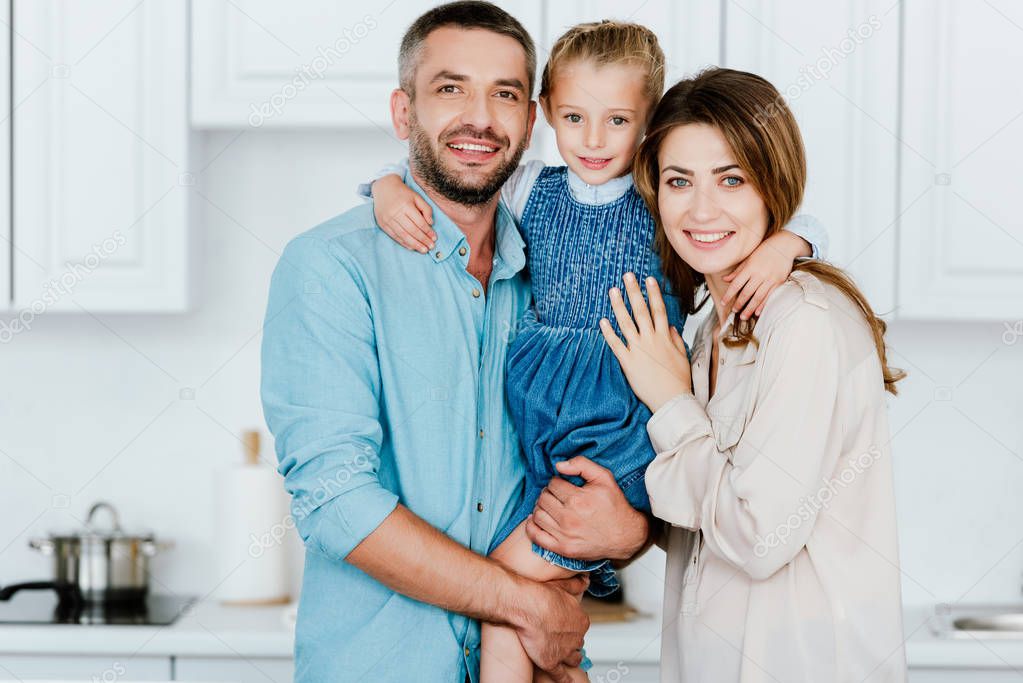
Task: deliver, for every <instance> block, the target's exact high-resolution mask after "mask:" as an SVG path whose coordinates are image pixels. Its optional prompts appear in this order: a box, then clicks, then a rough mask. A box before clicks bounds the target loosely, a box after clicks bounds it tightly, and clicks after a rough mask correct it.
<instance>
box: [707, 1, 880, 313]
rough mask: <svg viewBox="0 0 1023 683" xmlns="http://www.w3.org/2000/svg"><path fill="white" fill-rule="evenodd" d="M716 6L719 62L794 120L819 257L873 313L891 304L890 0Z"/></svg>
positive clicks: (805, 204)
mask: <svg viewBox="0 0 1023 683" xmlns="http://www.w3.org/2000/svg"><path fill="white" fill-rule="evenodd" d="M725 12H726V17H725V26H726V30H725V55H724V64H723V65H724V66H727V67H730V68H733V69H740V70H743V71H752V72H754V73H757V74H759V75H761V76H763V77H764V78H766V79H767V80H769V81H771V83H772V84H773V85H774V86H775V88H777V89H778V91H779V92H780V93H781V94H782V96H783V97H784V98H785V102H786V104H788V106H789V108H790V109H791V110H792V112H793V114H794V115H795V117H796V119H797V120H798V122H799V128H800V130H801V132H802V134H803V141H804V144H805V146H806V157H807V186H806V193H805V196H804V202H803V208H802V211H805V212H807V213H810V214H812V215H814V216H816V217H817V218H819V219H820V220H821V221H822V222H823V223H824V225H825V226H826V227H827V229H828V233H829V236H830V248H829V253H828V254H827V258H828V260H830V261H832V262H833V263H835V264H836V265H839V266H841V267H843V268H846V269H847V270H848V271H849V272H850V273H851V274H852V275H853V277H854V278H855V279H856V281H857V283H858V284H859V285H860V287H861V288H862V289H863V291H864V293H865V294H866V295H867V297H868V298H869V299H870V301H871V303H872V305H873V307H874V309H875V311H876V312H877V313H878V314H883V315H886V316H890V315H891V314H892V313H896V314H897V308H896V307H897V302H896V291H895V277H896V275H895V273H896V266H897V264H896V244H897V234H898V231H897V219H898V216H899V208H898V204H897V202H898V197H897V194H898V193H897V184H896V178H897V171H896V169H897V158H898V157H897V155H898V139H897V135H898V134H897V130H898V92H899V91H898V69H897V64H898V51H899V11H898V5H897V3H894V2H892V0H840V1H834V2H827V3H821V2H812V1H810V0H796V1H792V2H769V1H768V0H744V1H743V2H742V3H741V4H740V3H733V2H728V3H725Z"/></svg>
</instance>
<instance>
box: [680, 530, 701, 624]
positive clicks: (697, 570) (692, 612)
mask: <svg viewBox="0 0 1023 683" xmlns="http://www.w3.org/2000/svg"><path fill="white" fill-rule="evenodd" d="M695 534H696V538H695V539H694V540H693V545H692V548H693V550H692V552H691V553H690V555H689V563H688V564H687V565H686V570H685V572H684V573H683V575H682V600H681V601H680V603H681V608H680V614H681V615H682V616H684V617H692V616H696V615H697V614H699V613H700V601H699V599H698V596H699V587H700V578H701V577H702V575H703V566H704V557H703V532H702V531H696V532H695Z"/></svg>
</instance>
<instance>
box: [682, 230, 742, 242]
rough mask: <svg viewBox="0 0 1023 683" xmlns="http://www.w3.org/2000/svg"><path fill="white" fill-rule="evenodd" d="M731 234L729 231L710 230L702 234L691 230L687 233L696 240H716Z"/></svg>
mask: <svg viewBox="0 0 1023 683" xmlns="http://www.w3.org/2000/svg"><path fill="white" fill-rule="evenodd" d="M731 234H732V233H730V232H711V233H703V234H701V233H696V232H691V233H689V236H690V237H692V238H693V240H694V241H696V242H717V241H718V240H723V239H724V238H726V237H728V236H729V235H731Z"/></svg>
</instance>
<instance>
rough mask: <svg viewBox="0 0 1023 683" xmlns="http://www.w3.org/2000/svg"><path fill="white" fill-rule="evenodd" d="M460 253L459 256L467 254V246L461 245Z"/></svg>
mask: <svg viewBox="0 0 1023 683" xmlns="http://www.w3.org/2000/svg"><path fill="white" fill-rule="evenodd" d="M458 255H459V256H465V247H460V248H459V250H458Z"/></svg>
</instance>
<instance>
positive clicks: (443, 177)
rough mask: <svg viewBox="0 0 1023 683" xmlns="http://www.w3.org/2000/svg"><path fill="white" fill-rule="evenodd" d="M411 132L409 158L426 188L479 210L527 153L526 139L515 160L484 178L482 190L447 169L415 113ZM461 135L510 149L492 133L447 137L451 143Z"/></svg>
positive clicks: (464, 131) (471, 131)
mask: <svg viewBox="0 0 1023 683" xmlns="http://www.w3.org/2000/svg"><path fill="white" fill-rule="evenodd" d="M409 129H410V135H409V157H410V158H411V159H412V164H413V166H412V167H413V169H414V170H415V171H416V173H417V174H418V175H419V176H420V177H421V178H422V180H423V182H424V183H425V184H426V185H429V186H430V187H431V188H433V189H434V190H436V191H437V192H439V193H440V195H441V196H442V197H444V198H446V199H449V200H451V201H453V202H455V203H456V204H461V205H463V206H479V205H480V204H486V203H487V202H489V201H490V200H491V199H493V197H494V195H495V194H497V193H498V192H499V191H500V190H501V186H502V185H504V183H505V181H506V180H508V178H510V177H511V174H512V173H513V172H514V171H515V169H516V168H518V165H519V160H520V159H522V153H523V152H525V151H526V138H525V137H523V138H522V142H521V143H519V147H518V149H516V150H515V153H514V154H512V156H511V158H509V159H508V160H507V161H506V162H505V163H504V164H502V165H501V166H499V167H498V168H497V169H495V170H494V171H493V172H492V173H491V174H490V176H489V177H487V178H484V179H483V181H482V184H481V185H480V186H478V187H474V186H472V185H468V184H467V183H466V182H465V181H464V180H463V179H462V178H461V177H459V176H458V175H457V174H456V173H453V172H451V171H450V170H448V169H447V168H445V167H444V165H443V164H442V163H441V160H440V157H439V153H438V151H437V150H436V149H435V148H434V146H433V141H432V140H431V139H430V138H429V136H428V135H427V133H426V131H425V130H423V128H422V126H420V125H419V121H418V120H417V119H416V116H415V112H411V113H410V116H409ZM457 135H465V136H469V137H474V138H477V139H480V140H488V141H490V142H493V143H494V144H495V145H498V146H500V147H506V146H507V139H505V140H499V139H497V138H496V137H495V136H494V135H493V134H492V133H481V132H480V131H477V130H475V129H472V128H468V127H464V128H461V129H459V130H458V131H456V132H455V133H454V134H448V135H445V137H446V138H448V139H450V138H452V137H456V136H457Z"/></svg>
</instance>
